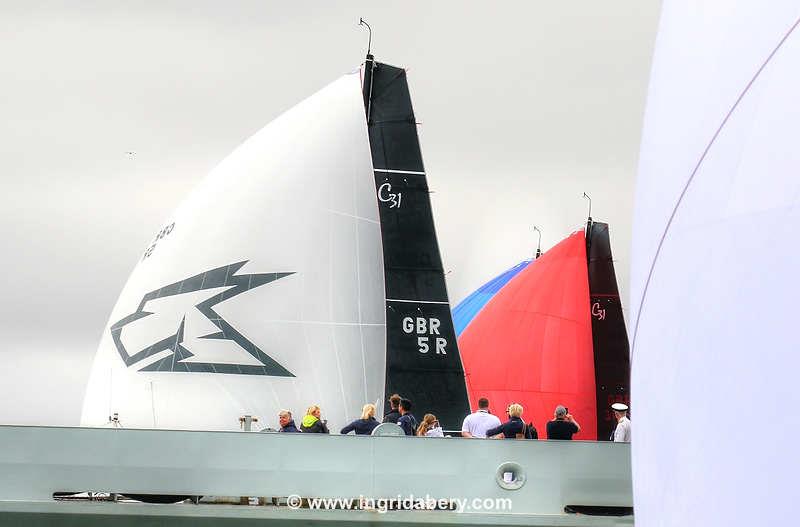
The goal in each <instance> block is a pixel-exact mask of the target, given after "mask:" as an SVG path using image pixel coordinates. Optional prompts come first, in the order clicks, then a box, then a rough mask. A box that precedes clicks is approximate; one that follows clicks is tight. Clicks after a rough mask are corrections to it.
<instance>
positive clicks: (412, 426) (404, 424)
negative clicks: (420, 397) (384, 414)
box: [397, 399, 417, 436]
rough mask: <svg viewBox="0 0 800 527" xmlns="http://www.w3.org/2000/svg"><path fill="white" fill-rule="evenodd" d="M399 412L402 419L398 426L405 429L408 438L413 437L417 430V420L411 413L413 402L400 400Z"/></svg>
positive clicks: (398, 421)
mask: <svg viewBox="0 0 800 527" xmlns="http://www.w3.org/2000/svg"><path fill="white" fill-rule="evenodd" d="M398 410H399V411H400V419H398V420H397V424H398V425H400V428H402V429H403V432H405V434H406V435H407V436H413V435H414V432H415V431H416V430H417V418H416V417H414V415H413V414H412V413H411V401H409V400H408V399H400V406H399V407H398Z"/></svg>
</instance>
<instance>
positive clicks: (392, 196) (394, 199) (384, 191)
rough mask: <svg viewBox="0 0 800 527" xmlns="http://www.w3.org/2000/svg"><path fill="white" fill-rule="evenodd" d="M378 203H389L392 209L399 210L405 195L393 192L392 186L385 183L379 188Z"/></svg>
mask: <svg viewBox="0 0 800 527" xmlns="http://www.w3.org/2000/svg"><path fill="white" fill-rule="evenodd" d="M378 201H380V202H381V203H388V204H389V208H390V209H399V208H400V204H401V203H402V202H403V193H402V192H392V184H391V183H384V184H383V185H381V186H380V187H378Z"/></svg>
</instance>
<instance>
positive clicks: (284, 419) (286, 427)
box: [278, 410, 300, 432]
mask: <svg viewBox="0 0 800 527" xmlns="http://www.w3.org/2000/svg"><path fill="white" fill-rule="evenodd" d="M278 423H279V424H280V425H281V428H280V430H278V432H299V431H300V430H298V429H297V427H296V426H295V425H294V419H292V412H290V411H289V410H281V411H280V412H278Z"/></svg>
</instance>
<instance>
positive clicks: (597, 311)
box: [592, 302, 606, 320]
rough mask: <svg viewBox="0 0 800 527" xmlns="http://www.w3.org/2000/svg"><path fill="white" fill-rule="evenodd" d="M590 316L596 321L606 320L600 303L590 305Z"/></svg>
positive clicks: (604, 311)
mask: <svg viewBox="0 0 800 527" xmlns="http://www.w3.org/2000/svg"><path fill="white" fill-rule="evenodd" d="M592 316H593V317H595V318H597V320H605V319H606V310H605V309H603V308H601V307H600V302H595V303H594V304H592Z"/></svg>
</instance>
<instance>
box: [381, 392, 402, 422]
mask: <svg viewBox="0 0 800 527" xmlns="http://www.w3.org/2000/svg"><path fill="white" fill-rule="evenodd" d="M400 399H401V397H400V396H399V395H397V394H394V395H392V396H391V397H389V407H390V408H391V410H390V411H389V413H388V414H386V415H384V416H383V422H384V423H394V424H397V421H398V420H399V419H400V409H399V408H400Z"/></svg>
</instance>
